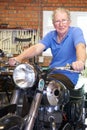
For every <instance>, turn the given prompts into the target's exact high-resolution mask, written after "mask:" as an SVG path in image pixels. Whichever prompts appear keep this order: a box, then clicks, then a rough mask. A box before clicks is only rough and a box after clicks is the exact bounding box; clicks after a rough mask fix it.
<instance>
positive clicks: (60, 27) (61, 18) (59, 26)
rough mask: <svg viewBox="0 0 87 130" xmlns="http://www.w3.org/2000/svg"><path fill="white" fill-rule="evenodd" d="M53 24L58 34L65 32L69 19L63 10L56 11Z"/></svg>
mask: <svg viewBox="0 0 87 130" xmlns="http://www.w3.org/2000/svg"><path fill="white" fill-rule="evenodd" d="M53 25H54V27H55V29H56V30H57V32H58V33H59V34H65V33H66V32H67V31H68V28H69V26H70V20H69V18H68V16H67V14H66V13H65V12H60V11H59V12H57V13H56V14H55V17H54V22H53Z"/></svg>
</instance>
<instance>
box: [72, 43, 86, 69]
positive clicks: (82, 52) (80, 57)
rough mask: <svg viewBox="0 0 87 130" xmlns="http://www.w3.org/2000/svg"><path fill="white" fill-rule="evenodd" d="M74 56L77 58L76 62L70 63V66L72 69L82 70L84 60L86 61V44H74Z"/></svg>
mask: <svg viewBox="0 0 87 130" xmlns="http://www.w3.org/2000/svg"><path fill="white" fill-rule="evenodd" d="M76 56H77V60H76V62H73V63H72V67H73V69H75V70H77V71H82V70H83V69H84V66H85V62H86V46H85V44H83V43H79V44H78V45H77V46H76Z"/></svg>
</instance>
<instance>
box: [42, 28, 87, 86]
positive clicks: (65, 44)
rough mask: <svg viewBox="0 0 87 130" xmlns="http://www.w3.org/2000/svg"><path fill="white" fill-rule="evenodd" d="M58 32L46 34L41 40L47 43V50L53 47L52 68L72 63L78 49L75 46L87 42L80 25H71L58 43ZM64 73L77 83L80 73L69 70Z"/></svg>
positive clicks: (63, 72)
mask: <svg viewBox="0 0 87 130" xmlns="http://www.w3.org/2000/svg"><path fill="white" fill-rule="evenodd" d="M57 36H58V33H57V31H56V30H53V31H51V32H49V33H48V34H46V36H45V37H44V38H43V39H42V40H41V41H40V43H42V44H44V45H45V47H46V48H45V50H47V49H48V48H50V49H51V53H52V61H51V63H50V68H54V67H61V66H66V64H67V63H69V64H72V62H74V61H76V49H75V46H76V45H77V44H79V43H83V44H86V42H85V40H84V36H83V32H82V30H81V29H80V28H79V27H69V30H68V33H67V35H66V36H65V38H64V39H63V40H62V41H61V43H59V44H58V42H57ZM61 73H62V74H65V75H66V76H68V78H69V79H70V80H71V81H72V82H73V83H74V84H76V83H77V80H78V77H79V74H78V73H73V72H69V71H61Z"/></svg>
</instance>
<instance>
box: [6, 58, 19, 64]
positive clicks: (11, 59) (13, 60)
mask: <svg viewBox="0 0 87 130" xmlns="http://www.w3.org/2000/svg"><path fill="white" fill-rule="evenodd" d="M8 63H9V65H10V66H15V65H17V64H18V63H19V61H17V59H16V57H13V58H9V61H8Z"/></svg>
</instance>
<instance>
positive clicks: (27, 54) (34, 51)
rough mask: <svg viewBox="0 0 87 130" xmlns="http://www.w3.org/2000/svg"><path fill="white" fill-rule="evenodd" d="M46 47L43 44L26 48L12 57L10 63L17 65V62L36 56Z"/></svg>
mask: <svg viewBox="0 0 87 130" xmlns="http://www.w3.org/2000/svg"><path fill="white" fill-rule="evenodd" d="M44 49H45V46H44V45H43V44H36V45H33V46H31V47H30V48H28V49H26V50H25V51H24V52H22V53H21V54H20V55H18V56H16V57H13V58H10V59H9V64H10V65H11V66H13V65H15V63H16V62H20V63H21V62H22V60H24V59H28V58H29V59H30V58H33V57H34V56H36V55H39V54H40V53H42V52H43V50H44Z"/></svg>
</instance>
